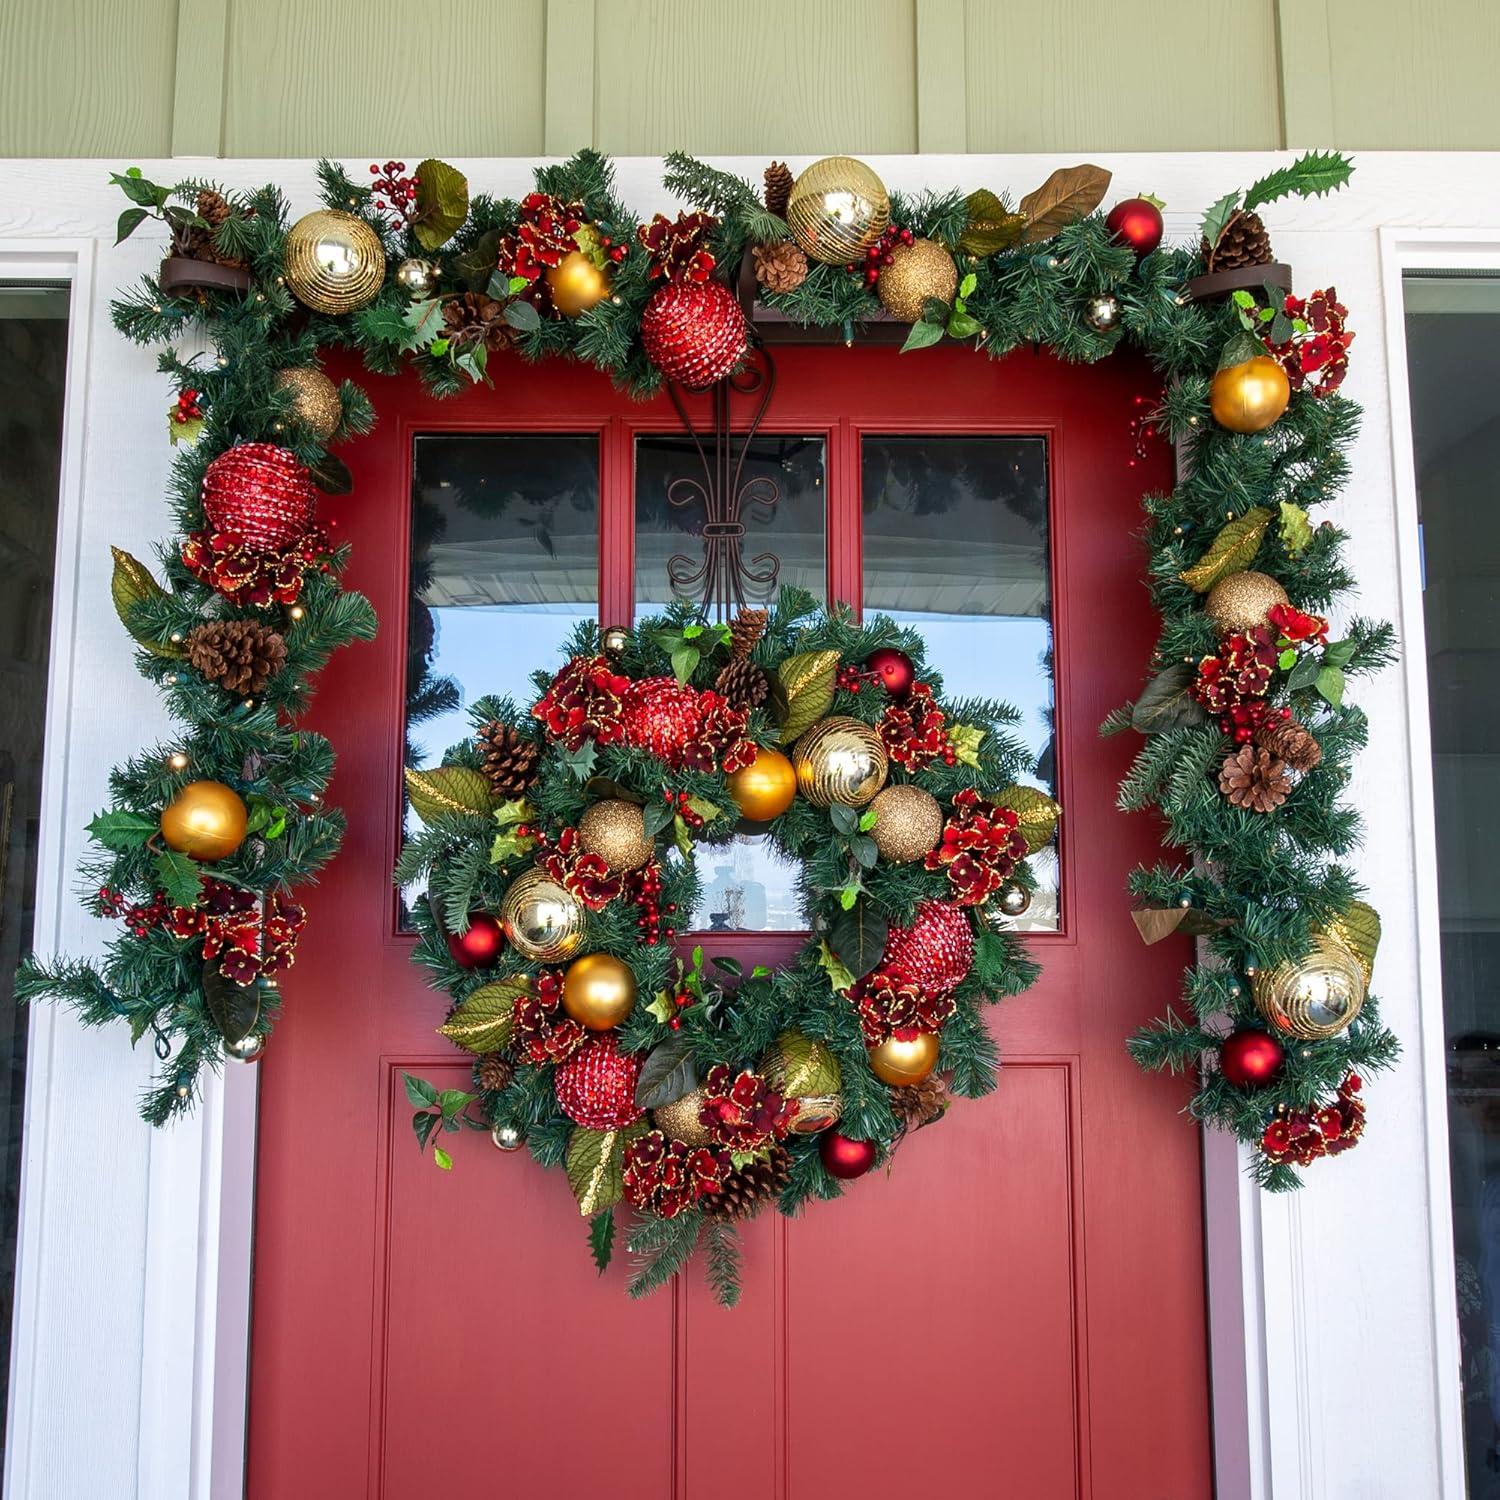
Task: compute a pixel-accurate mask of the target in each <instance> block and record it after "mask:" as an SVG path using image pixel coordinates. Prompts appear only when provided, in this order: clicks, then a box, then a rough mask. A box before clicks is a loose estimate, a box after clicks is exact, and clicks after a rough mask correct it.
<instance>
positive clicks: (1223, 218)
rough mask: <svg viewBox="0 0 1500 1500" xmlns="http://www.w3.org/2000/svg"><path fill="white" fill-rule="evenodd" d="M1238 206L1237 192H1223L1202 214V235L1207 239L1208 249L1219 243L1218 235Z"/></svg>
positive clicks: (1222, 231)
mask: <svg viewBox="0 0 1500 1500" xmlns="http://www.w3.org/2000/svg"><path fill="white" fill-rule="evenodd" d="M1239 206H1240V195H1239V193H1238V192H1233V193H1225V194H1224V196H1223V197H1222V198H1220V199H1219V201H1218V202H1217V203H1215V204H1214V205H1213V207H1212V208H1210V209H1209V211H1208V212H1207V213H1206V214H1204V215H1203V225H1202V230H1201V232H1202V235H1203V238H1204V239H1206V240H1207V241H1208V247H1209V249H1210V250H1212V249H1213V248H1214V246H1215V245H1217V244H1218V243H1219V236H1220V235H1222V234H1223V233H1224V230H1225V227H1226V226H1227V225H1228V223H1229V221H1230V219H1231V218H1232V217H1233V216H1234V214H1235V211H1236V210H1237V209H1238V208H1239Z"/></svg>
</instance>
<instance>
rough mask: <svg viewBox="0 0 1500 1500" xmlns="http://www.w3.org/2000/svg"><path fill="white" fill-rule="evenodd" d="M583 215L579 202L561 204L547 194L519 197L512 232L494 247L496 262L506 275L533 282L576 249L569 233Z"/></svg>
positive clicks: (580, 224)
mask: <svg viewBox="0 0 1500 1500" xmlns="http://www.w3.org/2000/svg"><path fill="white" fill-rule="evenodd" d="M584 215H585V210H584V207H583V204H581V203H564V202H563V201H562V200H561V199H560V198H555V197H553V196H552V194H551V193H527V195H526V196H525V197H524V198H522V199H521V203H520V222H519V223H518V224H517V225H516V232H515V233H514V234H508V235H506V236H505V238H504V239H502V240H501V241H500V244H499V245H498V247H497V248H496V252H495V263H496V265H497V266H498V267H499V269H500V270H501V272H503V273H504V274H505V275H506V276H519V277H521V278H522V279H523V280H525V281H530V282H535V281H536V280H538V278H540V277H541V275H542V274H543V272H545V271H549V270H551V269H552V267H554V266H557V265H561V264H562V259H563V257H564V256H565V255H568V254H570V253H571V252H572V251H574V250H576V249H577V248H578V242H577V240H575V239H574V238H573V235H574V233H575V232H576V231H577V230H579V229H581V228H582V227H583V223H584Z"/></svg>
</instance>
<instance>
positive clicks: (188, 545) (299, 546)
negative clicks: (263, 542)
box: [182, 529, 333, 609]
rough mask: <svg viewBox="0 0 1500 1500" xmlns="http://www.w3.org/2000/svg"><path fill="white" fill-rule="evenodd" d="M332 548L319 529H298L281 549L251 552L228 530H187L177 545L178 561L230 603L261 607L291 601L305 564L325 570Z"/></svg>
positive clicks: (295, 593)
mask: <svg viewBox="0 0 1500 1500" xmlns="http://www.w3.org/2000/svg"><path fill="white" fill-rule="evenodd" d="M332 551H333V547H332V544H331V543H330V542H329V540H328V538H327V537H326V536H325V535H324V534H323V532H321V531H319V530H316V529H314V530H312V531H308V532H306V533H304V534H303V535H302V536H301V537H300V538H299V539H298V540H297V541H296V542H294V543H293V544H292V545H291V546H290V547H289V548H287V550H286V551H284V552H257V551H255V550H254V549H253V548H250V547H247V546H246V545H245V539H244V538H243V537H242V536H240V534H239V533H238V532H234V531H211V530H207V529H205V530H202V531H194V532H191V533H189V535H188V537H187V538H186V540H185V541H184V542H183V544H182V562H183V566H184V567H185V568H186V569H187V570H188V572H190V573H191V574H192V575H193V577H194V578H196V579H197V580H198V581H199V582H200V583H205V584H207V585H208V586H209V588H211V589H213V590H214V591H215V592H216V593H219V594H222V595H223V596H224V597H225V598H226V599H228V600H229V601H230V602H231V603H233V604H239V605H246V604H250V605H254V606H256V607H257V608H261V609H264V608H266V607H268V606H269V605H272V604H295V603H296V602H297V597H298V595H299V594H301V592H302V579H303V575H304V574H305V573H306V572H307V570H308V569H309V568H317V569H318V570H319V571H320V572H323V573H326V572H327V571H328V569H329V566H330V564H329V555H330V554H331V552H332Z"/></svg>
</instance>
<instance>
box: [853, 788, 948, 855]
mask: <svg viewBox="0 0 1500 1500" xmlns="http://www.w3.org/2000/svg"><path fill="white" fill-rule="evenodd" d="M870 810H871V811H872V812H873V813H874V814H875V826H874V827H873V828H872V829H871V830H870V837H871V838H872V839H874V840H875V847H876V848H877V849H879V850H880V855H881V858H882V859H887V860H889V861H890V862H891V863H892V864H893V865H909V864H910V863H911V862H912V860H914V859H921V857H922V856H923V855H924V854H927V853H929V852H931V851H932V850H933V849H936V848H937V842H938V840H939V839H940V838H942V836H943V809H942V808H941V806H939V804H938V800H937V798H936V797H934V796H933V795H932V793H931V792H924V791H923V790H922V788H921V787H919V786H910V785H906V786H888V787H886V789H885V790H884V791H883V792H881V793H880V795H879V796H878V797H876V799H875V800H874V801H873V802H872V803H871V804H870Z"/></svg>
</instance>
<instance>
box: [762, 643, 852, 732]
mask: <svg viewBox="0 0 1500 1500" xmlns="http://www.w3.org/2000/svg"><path fill="white" fill-rule="evenodd" d="M838 669H839V654H838V652H837V651H799V652H798V653H797V654H796V655H795V656H789V657H787V659H786V660H785V661H784V662H782V664H781V665H780V666H779V667H778V668H777V669H776V677H777V681H778V682H779V683H780V684H781V691H782V694H784V696H785V699H786V715H785V717H784V718H783V719H782V721H781V743H782V744H783V745H789V744H791V742H792V741H793V740H795V739H798V738H800V737H801V736H802V735H803V734H805V733H806V732H807V731H808V730H809V729H811V728H812V727H813V725H814V724H816V723H817V722H818V720H819V719H821V718H822V717H823V715H824V714H826V713H827V712H828V710H829V709H830V708H832V707H833V688H834V678H835V677H836V675H837V673H838Z"/></svg>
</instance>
